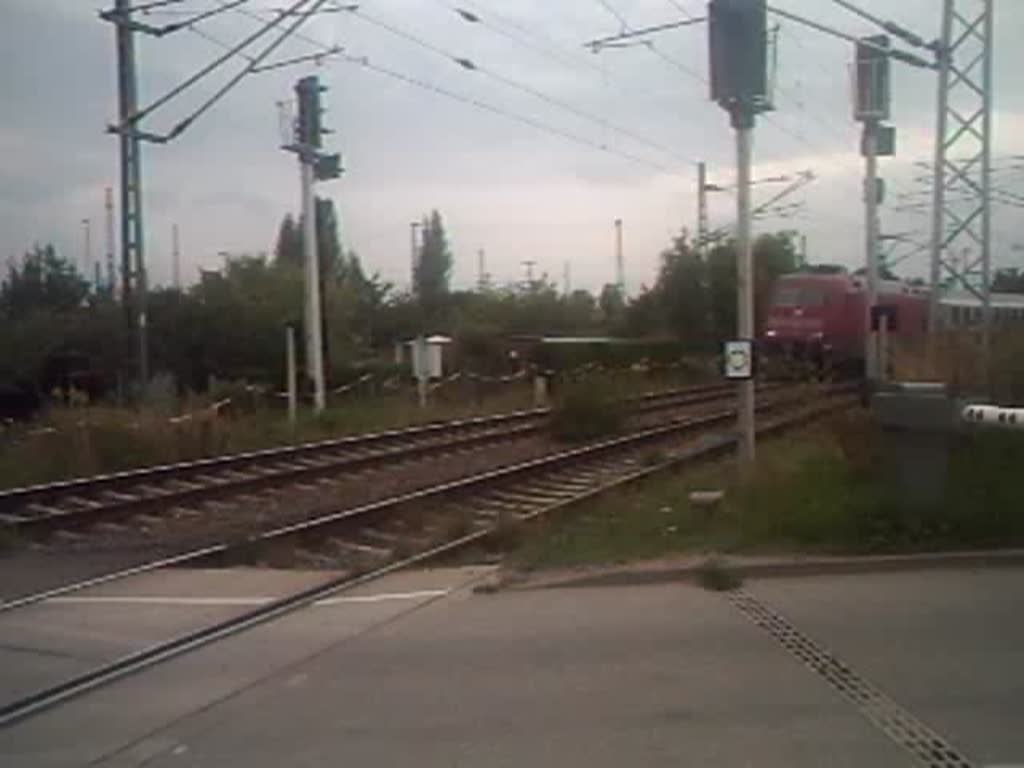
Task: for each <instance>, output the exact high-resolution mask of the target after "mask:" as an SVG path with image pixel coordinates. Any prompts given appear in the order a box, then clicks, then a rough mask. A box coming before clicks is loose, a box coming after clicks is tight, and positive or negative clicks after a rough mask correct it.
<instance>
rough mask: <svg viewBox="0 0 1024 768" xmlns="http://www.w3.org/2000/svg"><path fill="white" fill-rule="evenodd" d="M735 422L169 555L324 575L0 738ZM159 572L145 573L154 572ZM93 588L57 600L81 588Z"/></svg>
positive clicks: (702, 443) (48, 692)
mask: <svg viewBox="0 0 1024 768" xmlns="http://www.w3.org/2000/svg"><path fill="white" fill-rule="evenodd" d="M854 404H855V399H854V397H853V396H852V395H851V393H850V388H849V387H833V388H831V389H829V390H826V391H825V392H822V393H820V394H819V395H818V396H816V397H809V396H808V394H807V393H806V392H797V393H793V392H788V393H785V394H783V395H779V396H775V397H771V398H765V399H764V401H763V402H762V404H761V406H760V407H759V408H758V413H759V416H760V418H759V424H758V432H759V433H760V434H762V435H764V434H768V433H773V432H778V431H781V430H784V429H787V428H791V427H794V426H797V425H800V424H803V423H806V422H808V421H810V420H813V419H815V418H818V417H820V416H822V415H823V414H825V413H827V412H830V411H835V410H837V409H841V408H848V407H851V406H852V405H854ZM734 418H735V411H734V410H733V409H732V408H728V407H724V408H719V409H717V410H714V411H712V412H710V413H706V414H703V415H700V416H690V417H683V418H678V419H673V420H671V421H667V422H665V423H662V424H659V425H657V426H654V427H649V428H646V429H642V430H640V431H637V432H634V433H631V434H628V435H625V436H622V437H617V438H614V439H610V440H605V441H602V442H598V443H594V444H590V445H586V446H584V447H581V448H576V449H572V450H567V451H562V452H560V453H556V454H553V455H549V456H545V457H542V458H539V459H534V460H531V461H527V462H522V463H519V464H516V465H513V466H508V467H503V468H500V469H496V470H491V471H488V472H483V473H479V474H477V475H473V476H470V477H467V478H464V479H461V480H458V481H456V482H450V483H442V484H439V485H436V486H433V487H430V488H426V489H423V490H420V491H416V492H413V493H407V494H402V495H399V496H396V497H393V498H389V499H385V500H382V501H378V502H374V503H372V504H368V505H363V506H361V507H356V508H351V509H344V510H339V511H338V512H336V513H334V514H330V515H325V516H322V517H319V518H316V519H313V520H308V521H304V522H302V523H299V524H296V525H291V526H286V527H283V528H279V529H277V530H273V531H268V532H265V533H261V534H259V535H256V536H253V537H250V538H249V539H247V540H246V541H244V542H237V543H225V544H222V545H218V546H214V547H207V548H205V549H203V550H200V551H196V552H193V553H187V554H185V555H182V556H179V557H177V558H175V560H174V562H173V563H170V564H174V565H185V564H187V565H207V566H208V565H210V564H212V563H219V564H222V565H228V566H230V565H234V564H237V563H251V562H253V561H255V562H259V563H268V564H274V563H275V562H281V561H282V560H287V561H288V562H289V563H294V564H302V565H304V566H308V565H309V564H311V563H312V564H318V565H323V566H325V567H330V568H331V569H332V574H333V575H332V576H331V577H329V578H326V579H325V580H324V581H323V582H322V583H321V584H318V585H316V586H314V587H312V588H308V589H304V590H302V591H300V592H296V593H294V594H291V595H289V596H287V597H284V598H282V599H279V600H275V601H273V602H269V603H266V604H263V605H260V606H259V607H257V608H255V609H253V610H250V611H247V612H245V613H243V614H241V615H237V616H235V617H233V618H230V619H227V620H224V621H220V622H217V623H215V624H211V625H209V626H206V627H203V628H202V629H199V630H195V631H192V632H188V633H186V634H184V635H181V636H179V637H176V638H173V639H170V640H166V641H163V642H159V643H157V644H155V645H153V646H150V647H149V648H145V649H143V650H140V651H137V652H135V653H131V654H128V655H126V656H123V657H121V658H119V659H116V660H115V661H113V662H110V663H107V664H104V665H102V666H99V667H96V668H94V669H93V670H91V671H89V672H86V673H85V674H82V675H78V676H75V677H73V678H69V679H67V680H65V681H64V682H62V683H59V684H57V685H53V686H49V687H47V688H45V689H42V690H39V691H37V692H35V693H32V694H30V695H28V696H24V697H22V698H20V699H18V700H16V701H11V702H9V703H5V704H4V705H2V706H0V727H3V726H6V725H10V724H12V723H14V722H17V721H19V720H22V719H24V718H26V717H30V716H31V715H33V714H35V713H38V712H40V711H42V710H45V709H47V708H50V707H53V706H56V705H58V704H60V703H62V702H64V701H67V700H69V699H71V698H73V697H76V696H78V695H81V694H84V693H86V692H88V691H90V690H93V689H95V688H97V687H100V686H103V685H105V684H108V683H110V682H113V681H115V680H117V679H119V678H121V677H124V676H126V675H129V674H132V673H134V672H137V671H140V670H142V669H145V668H147V667H149V666H152V665H155V664H158V663H161V662H163V661H166V660H169V659H171V658H174V657H176V656H179V655H181V654H184V653H186V652H188V651H190V650H193V649H196V648H199V647H201V646H203V645H206V644H209V643H211V642H214V641H216V640H219V639H222V638H225V637H228V636H230V635H233V634H236V633H238V632H241V631H244V630H245V629H248V628H251V627H253V626H257V625H259V624H261V623H264V622H267V621H270V620H272V619H275V618H277V617H279V616H282V615H284V614H286V613H289V612H291V611H294V610H296V609H298V608H301V607H303V606H305V605H308V604H310V603H312V602H314V601H316V600H319V599H322V598H324V597H327V596H329V595H331V594H335V593H337V592H340V591H343V590H345V589H349V588H352V587H354V586H357V585H359V584H363V583H365V582H367V581H369V580H372V579H374V578H378V577H380V576H382V575H384V574H387V573H391V572H393V571H396V570H399V569H401V568H405V567H408V566H410V565H414V564H417V563H422V562H424V561H427V560H431V559H435V558H437V557H439V556H442V555H447V554H452V553H455V552H457V551H459V550H464V549H466V548H468V547H472V546H475V545H481V544H485V543H486V542H487V541H489V540H492V539H493V538H494V537H495V536H496V535H497V536H499V537H500V535H501V533H502V531H503V530H505V529H507V528H508V527H509V526H515V525H521V524H526V523H528V522H529V521H531V520H534V519H536V518H539V517H542V516H544V515H547V514H550V513H552V512H554V511H556V510H560V509H562V508H565V507H567V506H570V505H573V504H578V503H580V502H581V501H584V500H586V499H589V498H592V497H594V496H596V495H598V494H601V493H605V492H607V491H608V490H610V489H613V488H618V487H621V486H622V485H624V484H627V483H630V482H633V481H635V480H637V479H640V478H643V477H646V476H648V475H651V474H653V473H655V472H659V471H663V470H665V469H667V468H669V467H674V466H678V465H681V464H685V463H688V462H693V461H699V460H705V459H708V458H711V457H715V456H719V455H722V454H724V453H726V452H728V451H731V450H732V448H733V446H734V445H735V436H734V435H733V434H732V433H731V431H729V430H724V431H723V429H722V428H723V427H727V426H728V425H729V424H730V423H731V422H732V420H733V419H734ZM654 451H657V452H656V453H654ZM168 564H169V563H166V562H164V563H155V564H153V568H159V567H166V566H167V565H168ZM140 570H141V569H134V571H133V572H139V571H140ZM112 577H113V576H112ZM112 577H109V578H112ZM97 581H98V580H92V581H91V582H85V583H82V584H80V585H70V586H68V587H66V588H63V589H62V590H60V591H61V592H67V591H70V590H71V589H81V588H85V587H88V586H91V585H92V584H94V583H96V582H97ZM48 594H52V592H51V593H46V594H43V595H37V596H34V597H33V598H32V599H29V600H22V601H18V604H19V605H23V604H27V603H30V602H32V601H33V600H38V599H45V597H47V595H48ZM15 607H16V606H15Z"/></svg>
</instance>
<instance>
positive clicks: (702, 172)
mask: <svg viewBox="0 0 1024 768" xmlns="http://www.w3.org/2000/svg"><path fill="white" fill-rule="evenodd" d="M707 240H708V168H707V165H705V164H704V163H703V162H700V163H697V253H698V254H699V255H700V257H701V258H702V259H704V260H707V255H708V243H707Z"/></svg>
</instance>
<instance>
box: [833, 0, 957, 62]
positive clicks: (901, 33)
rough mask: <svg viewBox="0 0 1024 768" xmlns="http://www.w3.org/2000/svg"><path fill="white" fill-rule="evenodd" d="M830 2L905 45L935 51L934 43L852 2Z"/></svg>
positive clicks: (836, 0)
mask: <svg viewBox="0 0 1024 768" xmlns="http://www.w3.org/2000/svg"><path fill="white" fill-rule="evenodd" d="M832 2H833V3H835V4H836V5H839V6H842V7H843V8H845V9H846V10H848V11H850V13H854V14H856V15H858V16H860V17H861V18H862V19H867V20H868V21H870V22H871V23H872V24H875V25H877V26H879V27H881V28H882V29H884V30H885V31H886V32H889V33H890V34H893V35H895V36H896V37H898V38H900V39H901V40H903V41H904V42H905V43H908V44H909V45H913V46H914V47H915V48H926V49H928V50H932V51H934V50H936V49H937V44H936V43H934V42H931V43H929V42H926V41H925V40H924V38H922V37H921V36H920V35H918V34H915V33H914V32H911V31H910V30H909V29H907V28H906V27H903V26H901V25H900V24H897V23H896V22H894V21H887V20H885V19H881V18H879V17H878V16H875V15H874V14H873V13H869V12H868V11H865V10H864V9H863V8H860V7H859V6H857V5H854V4H853V3H852V2H850V0H832Z"/></svg>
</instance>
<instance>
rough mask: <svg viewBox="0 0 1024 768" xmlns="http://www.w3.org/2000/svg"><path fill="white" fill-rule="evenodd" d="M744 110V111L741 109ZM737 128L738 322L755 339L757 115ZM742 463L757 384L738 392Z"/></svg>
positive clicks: (751, 443)
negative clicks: (752, 202)
mask: <svg viewBox="0 0 1024 768" xmlns="http://www.w3.org/2000/svg"><path fill="white" fill-rule="evenodd" d="M740 109H741V108H740ZM734 125H735V127H736V214H737V222H736V298H737V306H736V310H737V311H736V320H737V338H738V339H750V340H753V339H754V252H753V243H752V241H751V215H752V214H751V207H750V165H751V155H752V150H753V138H754V136H753V134H754V119H753V115H742V116H739V119H734ZM737 400H738V402H737V408H736V413H737V416H738V419H737V432H738V440H739V460H740V463H741V464H743V465H750V464H752V463H753V461H754V455H755V438H754V381H753V379H750V380H747V381H741V382H739V385H738V392H737Z"/></svg>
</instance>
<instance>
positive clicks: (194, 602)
mask: <svg viewBox="0 0 1024 768" xmlns="http://www.w3.org/2000/svg"><path fill="white" fill-rule="evenodd" d="M451 591H452V590H450V589H422V590H418V591H415V592H383V593H380V594H376V595H342V596H340V597H328V598H324V599H323V600H317V601H316V602H315V603H313V605H314V606H316V607H321V608H326V607H330V606H333V605H344V604H346V603H383V602H388V601H397V600H419V599H427V598H434V597H444V596H445V595H448V594H450V593H451ZM276 599H277V598H274V597H263V596H257V597H166V596H160V595H153V596H146V595H94V596H85V595H79V596H75V597H52V598H50V599H49V600H46V601H44V602H45V603H48V604H51V605H54V604H56V605H175V606H232V605H265V604H267V603H271V602H273V601H274V600H276Z"/></svg>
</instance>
